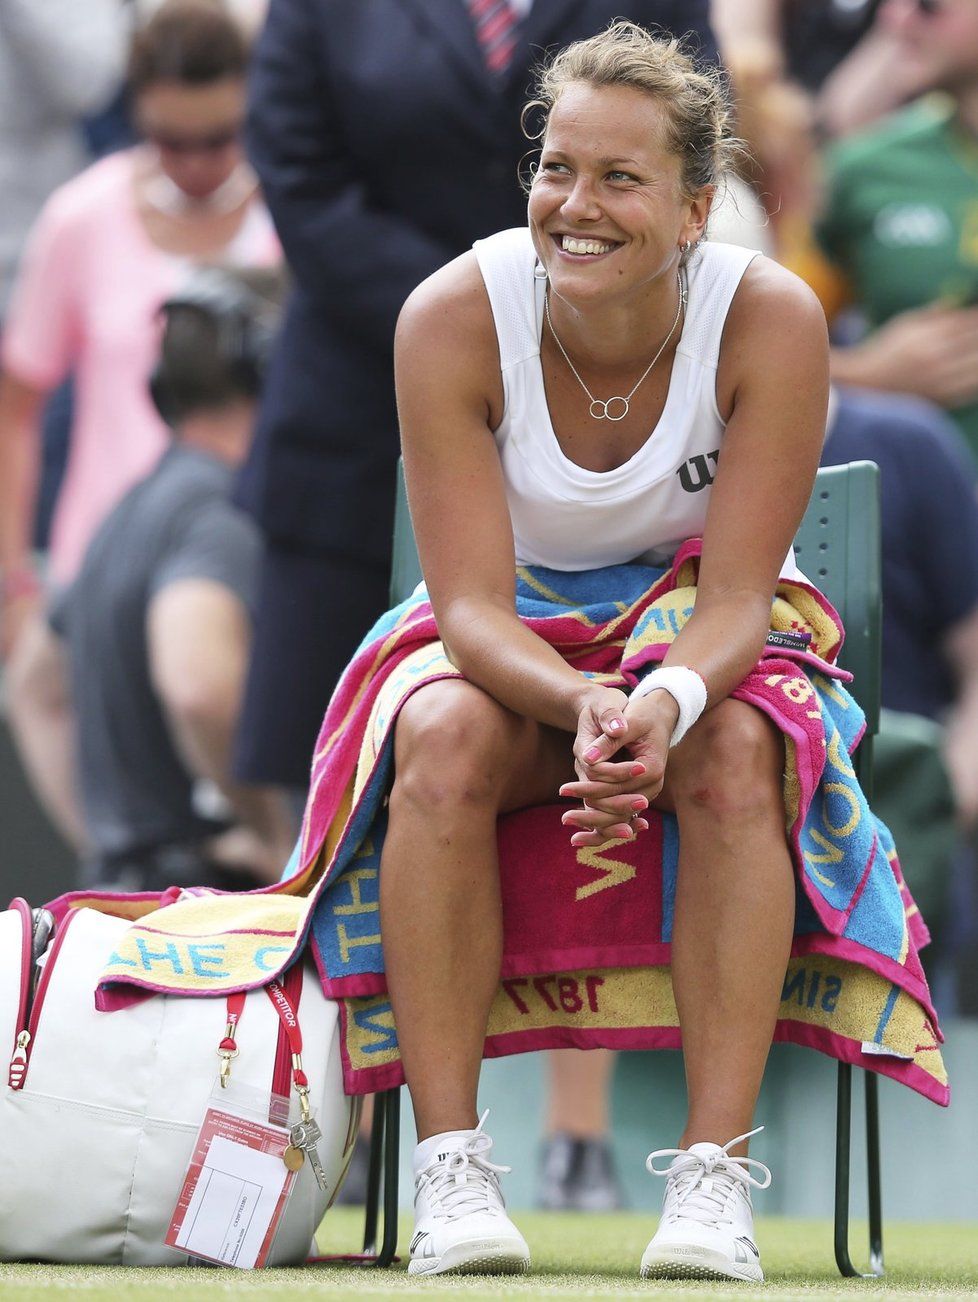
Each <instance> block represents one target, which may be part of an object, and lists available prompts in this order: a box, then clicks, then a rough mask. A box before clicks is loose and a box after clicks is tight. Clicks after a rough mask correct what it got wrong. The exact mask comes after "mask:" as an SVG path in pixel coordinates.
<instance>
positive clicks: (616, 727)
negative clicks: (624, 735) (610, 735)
mask: <svg viewBox="0 0 978 1302" xmlns="http://www.w3.org/2000/svg"><path fill="white" fill-rule="evenodd" d="M624 726H625V720H624V719H611V720H609V722H608V731H609V732H621V730H622V728H624Z"/></svg>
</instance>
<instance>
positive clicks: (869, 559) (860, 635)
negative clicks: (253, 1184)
mask: <svg viewBox="0 0 978 1302" xmlns="http://www.w3.org/2000/svg"><path fill="white" fill-rule="evenodd" d="M795 551H796V555H797V557H798V563H799V565H800V566H801V568H802V569H803V570H804V572H805V573H806V574H807V575H808V577H809V578H810V579H811V581H812V582H813V583H814V584H815V585H816V586H817V587H818V588H820V589H821V590H822V591H823V592H824V593H825V595H826V596H827V597H828V598H829V600H830V601H831V602H832V604H833V605H834V606H835V608H836V610H838V612H839V614H840V615H841V617H842V621H843V623H844V624H845V628H846V641H845V646H844V649H843V653H842V656H841V658H840V659H841V663H842V664H843V665H844V667H845V668H846V669H848V670H850V672H851V673H853V674H854V675H855V682H854V683H853V686H852V692H853V695H854V696H855V697H856V700H857V701H858V702H859V704H860V706H861V707H862V709H863V710H864V711H865V714H866V732H865V735H864V736H863V739H862V741H861V743H860V745H859V750H858V752H857V754H856V761H855V763H856V772H857V774H858V776H859V781H860V783H861V785H862V787H863V790H864V791H865V792H866V795H867V797H868V798H869V799H871V798H872V745H873V737H874V736H875V734H876V732H877V730H878V727H879V715H880V609H881V600H880V507H879V468H878V467H877V466H876V465H874V464H873V463H872V462H870V461H855V462H852V463H851V464H849V465H847V466H832V467H828V468H826V469H823V470H820V471H819V472H818V475H817V477H816V480H815V488H814V491H813V492H812V498H811V501H810V503H809V506H808V510H807V511H806V512H805V518H804V519H803V520H802V523H801V528H800V529H799V530H798V535H797V538H796V539H795ZM420 580H421V567H420V565H419V563H418V555H417V550H416V548H415V545H414V535H413V533H412V530H411V519H410V515H409V513H408V507H407V497H406V495H405V491H404V478H403V474H401V473H399V475H398V486H397V507H396V514H395V525H394V553H393V562H392V574H391V601H392V603H397V602H400V601H403V600H404V599H405V597H407V596H409V595H410V593H411V592H412V591H413V590H414V588H415V586H416V585H417V584H418V583H419V582H420ZM863 1075H864V1077H865V1095H866V1138H867V1164H868V1175H869V1260H870V1270H869V1274H870V1275H881V1274H882V1273H883V1231H882V1212H881V1201H880V1144H879V1098H878V1092H877V1078H876V1075H875V1074H874V1073H873V1072H864V1073H863ZM399 1097H400V1091H399V1090H396V1089H394V1090H388V1091H386V1092H385V1093H384V1094H381V1095H378V1096H377V1100H376V1103H377V1107H376V1111H375V1114H374V1128H373V1134H372V1138H371V1151H370V1173H369V1178H368V1186H367V1219H366V1224H365V1234H364V1253H365V1254H369V1255H374V1257H375V1263H376V1264H377V1265H378V1266H385V1265H388V1264H389V1263H390V1262H391V1261H392V1260H393V1258H394V1252H395V1248H396V1239H397V1170H398V1166H397V1163H398V1151H397V1150H398V1135H399V1116H400V1113H399V1107H400V1104H399ZM851 1130H852V1067H851V1066H850V1064H849V1063H841V1062H840V1063H839V1077H838V1096H837V1124H836V1179H835V1259H836V1262H837V1264H838V1267H839V1270H840V1271H841V1272H842V1274H843V1275H850V1276H857V1275H859V1274H860V1272H859V1271H857V1270H856V1268H855V1266H854V1265H853V1264H852V1260H851V1258H850V1256H849V1188H850V1152H851ZM382 1167H383V1185H384V1237H383V1243H382V1246H381V1249H380V1252H379V1253H377V1252H376V1251H375V1245H376V1238H377V1220H378V1207H379V1202H380V1185H381V1168H382Z"/></svg>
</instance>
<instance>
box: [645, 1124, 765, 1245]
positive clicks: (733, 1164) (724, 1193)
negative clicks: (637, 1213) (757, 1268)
mask: <svg viewBox="0 0 978 1302" xmlns="http://www.w3.org/2000/svg"><path fill="white" fill-rule="evenodd" d="M763 1129H764V1127H763V1126H758V1127H757V1129H756V1130H750V1131H748V1133H747V1134H746V1135H738V1136H737V1138H736V1139H731V1140H728V1142H727V1143H726V1144H724V1145H723V1146H722V1147H721V1148H720V1149H719V1150H718V1151H717V1152H714V1153H692V1152H690V1151H689V1150H688V1149H685V1148H659V1149H656V1151H655V1152H654V1153H650V1154H649V1156H648V1158H647V1159H646V1162H645V1166H646V1169H647V1170H648V1172H649V1173H650V1175H661V1176H664V1177H665V1179H666V1181H667V1184H666V1203H667V1209H668V1210H667V1211H666V1212H665V1213H664V1215H666V1216H667V1217H669V1218H670V1219H671V1218H672V1217H674V1216H678V1215H680V1214H681V1215H683V1216H688V1217H690V1218H691V1219H692V1220H695V1221H700V1222H702V1223H703V1224H704V1225H715V1224H716V1223H717V1222H718V1221H721V1220H725V1219H729V1217H728V1216H727V1215H726V1213H727V1209H728V1207H729V1204H730V1196H731V1194H732V1193H734V1192H735V1191H736V1192H739V1193H740V1194H741V1195H742V1196H743V1197H744V1198H746V1200H747V1203H748V1206H749V1205H750V1187H751V1186H753V1187H754V1188H755V1189H766V1188H767V1187H768V1185H769V1184H770V1183H771V1172H770V1170H769V1168H768V1167H766V1166H765V1165H764V1163H763V1162H758V1161H756V1160H755V1159H754V1158H752V1157H733V1156H731V1154H730V1153H729V1152H728V1149H731V1148H733V1147H734V1145H735V1144H740V1143H742V1142H743V1141H744V1140H745V1139H750V1138H752V1136H754V1135H759V1134H760V1133H761V1131H762V1130H763ZM657 1157H667V1158H670V1159H671V1161H670V1164H669V1166H667V1167H665V1168H660V1167H657V1166H656V1165H655V1159H656V1158H657ZM751 1167H754V1168H756V1169H757V1170H758V1171H760V1172H762V1178H761V1179H757V1177H756V1176H754V1175H752V1174H751Z"/></svg>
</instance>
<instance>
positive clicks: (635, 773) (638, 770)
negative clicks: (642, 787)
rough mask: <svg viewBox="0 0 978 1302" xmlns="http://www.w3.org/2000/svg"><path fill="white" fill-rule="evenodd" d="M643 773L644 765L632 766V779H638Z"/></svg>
mask: <svg viewBox="0 0 978 1302" xmlns="http://www.w3.org/2000/svg"><path fill="white" fill-rule="evenodd" d="M644 772H645V765H644V764H633V765H632V777H633V778H640V777H641V776H642V774H643V773H644Z"/></svg>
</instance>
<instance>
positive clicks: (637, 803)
mask: <svg viewBox="0 0 978 1302" xmlns="http://www.w3.org/2000/svg"><path fill="white" fill-rule="evenodd" d="M648 805H649V802H648V801H647V800H646V799H645V797H644V796H636V797H635V799H634V800H633V801H632V809H637V810H639V811H641V810H643V809H647V808H648Z"/></svg>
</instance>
